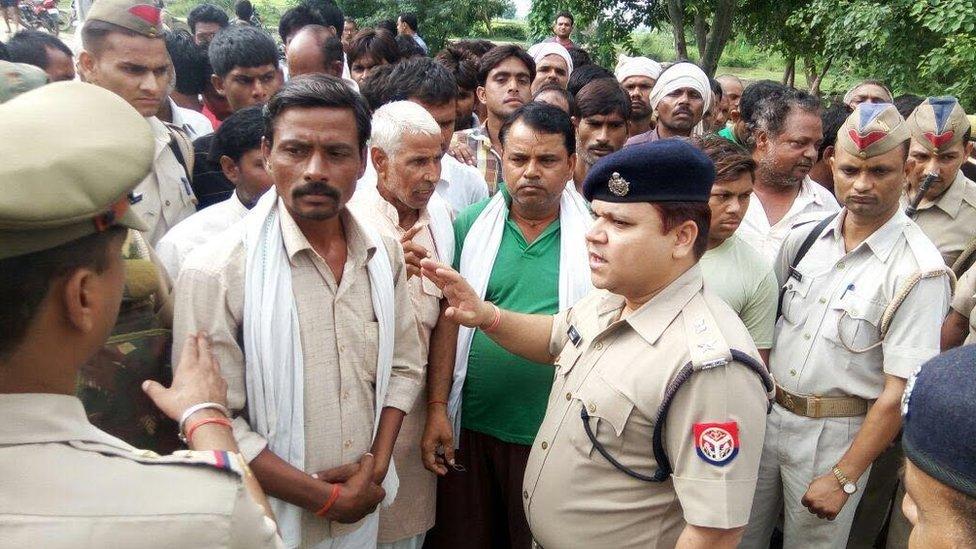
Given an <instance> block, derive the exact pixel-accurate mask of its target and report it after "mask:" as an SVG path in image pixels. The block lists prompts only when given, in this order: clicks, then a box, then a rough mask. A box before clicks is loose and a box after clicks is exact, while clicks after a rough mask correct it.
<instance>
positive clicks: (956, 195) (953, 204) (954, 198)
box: [902, 170, 976, 267]
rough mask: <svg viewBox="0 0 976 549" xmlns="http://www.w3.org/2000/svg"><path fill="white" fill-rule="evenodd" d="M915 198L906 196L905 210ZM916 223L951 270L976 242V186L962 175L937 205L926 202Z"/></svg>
mask: <svg viewBox="0 0 976 549" xmlns="http://www.w3.org/2000/svg"><path fill="white" fill-rule="evenodd" d="M911 198H912V197H908V196H903V197H902V206H903V207H905V206H908V203H909V200H911ZM915 223H917V224H918V226H919V227H921V228H922V232H924V233H925V236H927V237H929V239H930V240H932V243H933V244H935V247H936V248H938V249H939V253H940V254H942V259H943V260H945V263H946V265H948V266H950V267H952V264H953V263H955V261H956V258H958V257H959V254H960V253H962V251H963V250H964V249H965V248H966V246H968V245H969V244H970V242H972V241H973V239H974V238H976V183H974V182H973V181H971V180H970V179H968V178H967V177H966V176H965V175H963V174H962V170H959V173H957V174H956V179H955V180H954V181H953V182H952V185H949V188H948V189H946V192H944V193H942V195H941V196H939V197H938V198H936V199H935V200H934V201H930V200H927V199H923V200H922V202H921V203H920V204H919V205H918V213H917V214H916V215H915Z"/></svg>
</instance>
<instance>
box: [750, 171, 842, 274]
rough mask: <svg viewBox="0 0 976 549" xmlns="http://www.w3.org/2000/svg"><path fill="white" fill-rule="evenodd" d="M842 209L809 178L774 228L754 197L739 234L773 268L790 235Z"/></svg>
mask: <svg viewBox="0 0 976 549" xmlns="http://www.w3.org/2000/svg"><path fill="white" fill-rule="evenodd" d="M839 209H840V205H838V204H837V199H836V198H834V195H833V194H831V192H830V191H828V190H827V189H825V188H823V187H822V186H821V185H818V184H817V182H815V181H814V180H812V179H810V177H809V176H807V177H804V178H803V181H802V182H801V183H800V191H799V193H798V194H797V195H796V198H795V199H794V200H793V205H792V206H790V209H789V211H787V212H786V215H784V216H783V219H780V220H779V221H777V222H776V223H774V224H773V225H770V224H769V218H768V217H766V210H764V209H763V205H762V202H761V201H760V199H759V196H757V195H753V197H752V200H750V201H749V207H748V208H747V209H746V214H745V216H744V217H743V218H742V224H741V225H739V229H738V230H737V231H736V232H735V234H737V235H738V236H739V238H741V239H742V240H745V241H746V242H747V243H749V245H751V246H752V247H753V248H755V249H756V250H758V251H759V253H760V254H762V256H763V257H765V258H766V260H767V261H768V262H769V264H770V265H772V264H773V261H775V260H776V255H777V254H778V253H779V248H780V246H782V245H783V241H784V240H786V235H788V234H790V230H791V229H792V228H793V227H795V226H796V225H798V224H800V223H805V222H807V221H812V220H818V219H823V218H825V217H827V216H828V215H830V214H832V213H834V212H836V211H837V210H839Z"/></svg>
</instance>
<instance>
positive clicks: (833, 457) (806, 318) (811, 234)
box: [742, 103, 951, 548]
mask: <svg viewBox="0 0 976 549" xmlns="http://www.w3.org/2000/svg"><path fill="white" fill-rule="evenodd" d="M909 137H910V136H909V131H908V128H907V126H906V124H905V121H904V119H902V117H901V116H900V115H899V114H898V111H897V110H896V109H895V107H894V106H893V105H891V104H888V103H862V104H860V105H858V106H857V108H856V109H855V110H854V112H853V113H852V114H851V115H850V116H849V117H848V119H847V121H846V122H845V123H844V125H843V126H842V127H841V129H840V131H839V132H838V135H837V151H836V153H835V155H834V157H833V158H832V159H831V166H832V170H833V175H834V182H835V187H834V188H835V192H836V193H837V198H838V199H839V201H840V203H841V204H843V206H844V208H843V209H842V210H841V211H840V213H838V214H837V215H836V216H834V217H829V218H827V219H826V220H824V221H822V222H819V223H816V224H808V225H804V226H801V227H797V228H795V229H794V230H793V232H792V233H791V234H790V236H789V237H787V240H786V242H785V243H784V245H783V248H782V250H781V251H780V254H779V257H778V259H777V262H776V264H775V265H774V268H775V270H776V276H777V279H778V280H779V282H780V285H781V286H782V288H783V294H782V298H781V310H782V317H781V318H780V319H779V320H778V321H777V324H776V332H775V335H774V342H773V349H772V354H771V356H770V370H771V372H772V374H773V377H774V378H775V379H776V382H777V387H776V404H775V405H774V406H773V410H772V412H771V413H770V416H769V422H768V424H767V429H766V440H765V443H764V446H763V457H762V462H761V464H760V469H759V484H758V487H757V489H756V497H755V501H754V503H753V509H752V516H751V518H750V523H749V528H748V529H747V531H746V535H745V537H744V540H743V544H742V546H743V547H747V548H753V547H766V546H767V545H768V543H769V539H770V533H771V532H772V529H773V526H774V525H775V522H776V520H777V517H778V515H779V511H780V509H781V508H783V509H784V510H785V523H784V535H785V538H784V547H786V548H794V547H804V548H807V547H810V548H820V547H824V548H826V547H831V548H832V547H843V546H845V545H846V543H847V538H848V533H849V531H850V529H851V523H852V521H853V518H854V513H855V509H856V507H857V504H858V501H859V500H860V498H861V495H862V494H863V493H864V488H865V485H866V483H867V479H868V473H869V471H870V469H871V465H872V463H873V462H874V461H875V460H876V459H877V458H878V456H879V455H881V454H882V452H884V451H885V450H886V449H887V448H888V447H889V446H890V445H891V443H892V441H893V440H894V438H895V437H896V435H897V434H898V431H899V429H900V427H901V416H900V415H899V401H900V399H901V395H902V392H903V391H904V388H905V379H906V378H908V376H909V375H910V374H911V372H912V371H913V370H914V369H915V368H916V367H918V366H919V365H920V364H921V363H922V362H924V361H925V360H927V359H928V358H931V357H932V356H934V355H936V354H937V353H938V352H939V329H938V327H939V326H940V325H941V322H942V318H943V316H944V315H945V312H946V310H947V308H948V304H949V295H950V279H951V273H950V272H949V271H948V268H947V267H946V266H945V263H944V262H943V261H942V257H941V256H940V255H939V253H938V250H937V249H936V248H935V246H934V245H933V244H932V243H931V242H930V241H929V239H928V238H927V237H926V236H925V235H924V234H923V233H922V231H921V229H919V227H918V225H916V224H915V223H914V222H912V221H911V220H910V219H908V217H907V216H906V215H905V213H904V211H903V210H902V205H901V204H900V202H899V199H900V197H901V194H902V190H903V185H904V181H905V177H906V176H907V175H908V173H909V171H910V168H911V165H910V163H909V162H906V157H907V153H908V140H909ZM811 225H813V226H812V227H811ZM889 494H890V492H889ZM889 497H890V496H889Z"/></svg>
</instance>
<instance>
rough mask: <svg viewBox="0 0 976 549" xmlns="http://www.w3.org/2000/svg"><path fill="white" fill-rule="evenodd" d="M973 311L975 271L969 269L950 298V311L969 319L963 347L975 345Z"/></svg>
mask: <svg viewBox="0 0 976 549" xmlns="http://www.w3.org/2000/svg"><path fill="white" fill-rule="evenodd" d="M974 309H976V269H973V268H970V269H969V270H968V271H966V272H965V273H964V274H963V275H962V276H961V277H959V282H957V283H956V292H955V294H954V295H953V296H952V310H953V311H956V312H957V313H959V314H961V315H962V316H964V317H966V318H968V319H969V335H968V336H966V341H965V342H964V344H965V345H969V344H971V343H976V324H974V322H976V318H974V315H973V310H974Z"/></svg>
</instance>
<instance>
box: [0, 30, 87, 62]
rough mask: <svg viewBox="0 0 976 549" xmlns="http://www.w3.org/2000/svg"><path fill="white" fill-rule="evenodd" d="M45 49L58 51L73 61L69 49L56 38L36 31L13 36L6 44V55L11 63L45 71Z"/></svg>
mask: <svg viewBox="0 0 976 549" xmlns="http://www.w3.org/2000/svg"><path fill="white" fill-rule="evenodd" d="M47 48H51V49H53V50H57V51H60V52H61V53H63V54H65V55H67V56H68V59H73V58H74V54H73V53H72V52H71V48H69V47H68V46H66V45H65V43H64V42H62V41H61V40H59V39H58V38H57V37H56V36H52V35H50V34H48V33H46V32H41V31H36V30H22V31H20V32H18V33H17V34H15V35H13V37H12V38H11V39H10V41H9V42H7V55H9V56H10V61H11V62H13V63H27V64H28V65H34V66H35V67H40V68H42V69H45V70H47V66H48V65H49V64H50V61H49V60H48V58H47Z"/></svg>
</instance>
